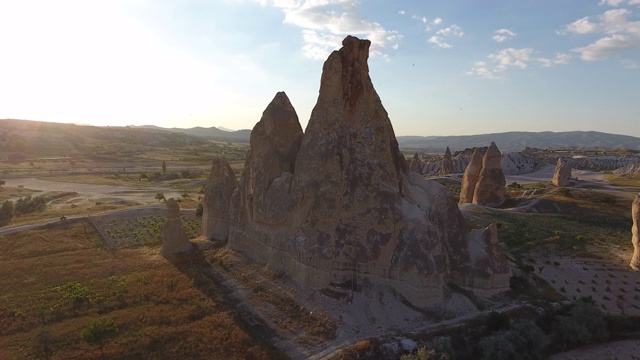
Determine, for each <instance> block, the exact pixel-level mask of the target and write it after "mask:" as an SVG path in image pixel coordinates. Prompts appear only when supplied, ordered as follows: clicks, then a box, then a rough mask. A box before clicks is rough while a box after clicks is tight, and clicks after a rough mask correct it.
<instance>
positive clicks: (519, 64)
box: [488, 48, 533, 71]
mask: <svg viewBox="0 0 640 360" xmlns="http://www.w3.org/2000/svg"><path fill="white" fill-rule="evenodd" d="M532 53H533V49H531V48H525V49H514V48H508V49H503V50H500V51H498V52H497V53H495V54H490V55H489V56H488V58H489V59H491V60H493V62H496V63H498V65H497V66H496V69H497V70H498V71H504V70H506V69H508V68H511V67H516V68H519V69H524V68H526V67H527V63H526V62H527V61H529V60H530V59H531V54H532Z"/></svg>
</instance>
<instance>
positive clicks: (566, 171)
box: [551, 158, 571, 186]
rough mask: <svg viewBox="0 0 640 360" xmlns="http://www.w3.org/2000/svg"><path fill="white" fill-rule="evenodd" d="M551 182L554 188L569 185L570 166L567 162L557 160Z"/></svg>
mask: <svg viewBox="0 0 640 360" xmlns="http://www.w3.org/2000/svg"><path fill="white" fill-rule="evenodd" d="M551 181H552V182H553V185H555V186H569V184H571V165H570V164H569V162H568V161H567V160H564V159H562V158H560V159H558V162H557V163H556V170H555V171H554V172H553V179H552V180H551Z"/></svg>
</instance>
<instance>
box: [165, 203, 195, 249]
mask: <svg viewBox="0 0 640 360" xmlns="http://www.w3.org/2000/svg"><path fill="white" fill-rule="evenodd" d="M190 250H191V243H190V242H189V238H188V237H187V234H186V233H185V231H184V229H183V228H182V219H181V218H180V205H179V204H178V202H177V201H175V200H174V199H173V198H171V199H169V200H167V219H166V221H165V223H164V228H163V229H162V249H161V250H160V254H161V255H163V256H166V255H171V254H176V253H180V252H188V251H190Z"/></svg>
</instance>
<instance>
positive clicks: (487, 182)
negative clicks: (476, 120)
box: [473, 142, 506, 207]
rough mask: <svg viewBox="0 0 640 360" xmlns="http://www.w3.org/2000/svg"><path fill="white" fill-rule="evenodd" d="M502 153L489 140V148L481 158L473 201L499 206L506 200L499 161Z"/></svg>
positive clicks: (504, 182) (504, 183) (479, 203)
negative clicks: (480, 168) (480, 167)
mask: <svg viewBox="0 0 640 360" xmlns="http://www.w3.org/2000/svg"><path fill="white" fill-rule="evenodd" d="M501 160H502V155H501V154H500V150H498V147H497V146H496V143H494V142H491V145H490V146H489V149H487V152H486V153H485V154H484V157H483V158H482V170H480V175H479V176H478V182H477V183H476V188H475V190H474V192H473V203H474V204H478V205H484V206H492V207H496V206H500V205H502V204H503V203H504V202H505V200H506V193H505V191H504V186H505V185H506V181H505V179H504V173H503V172H502V167H501V165H500V161H501Z"/></svg>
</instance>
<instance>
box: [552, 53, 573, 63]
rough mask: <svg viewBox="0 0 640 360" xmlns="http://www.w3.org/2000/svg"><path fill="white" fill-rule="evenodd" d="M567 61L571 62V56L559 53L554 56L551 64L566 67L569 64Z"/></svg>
mask: <svg viewBox="0 0 640 360" xmlns="http://www.w3.org/2000/svg"><path fill="white" fill-rule="evenodd" d="M569 60H571V55H569V54H564V53H559V54H556V58H555V59H553V63H554V64H558V65H567V64H568V63H569Z"/></svg>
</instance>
